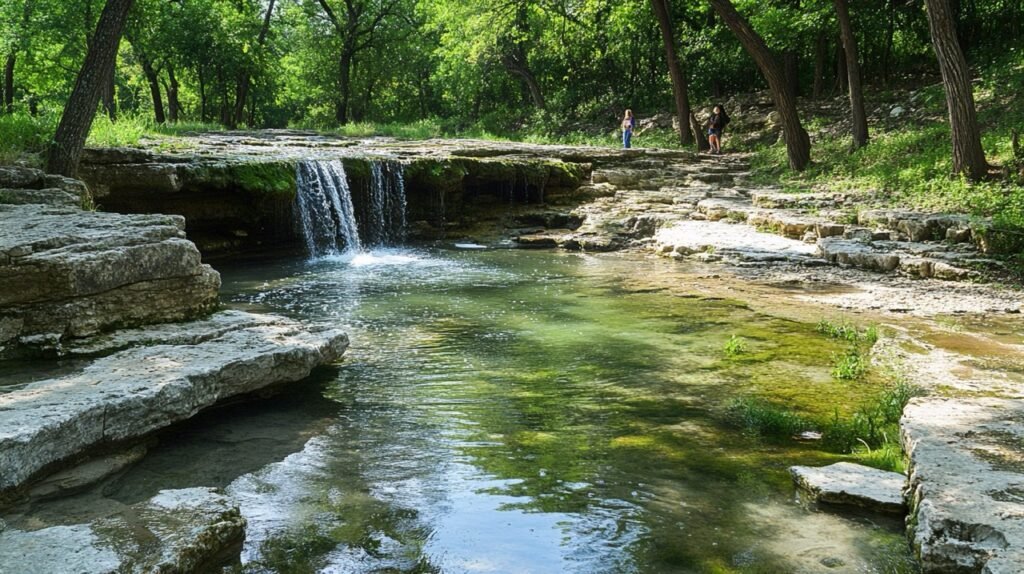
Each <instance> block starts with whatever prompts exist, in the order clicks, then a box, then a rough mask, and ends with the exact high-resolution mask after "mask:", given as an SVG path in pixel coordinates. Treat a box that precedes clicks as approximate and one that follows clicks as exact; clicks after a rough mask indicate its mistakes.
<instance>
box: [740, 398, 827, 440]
mask: <svg viewBox="0 0 1024 574" xmlns="http://www.w3.org/2000/svg"><path fill="white" fill-rule="evenodd" d="M727 417H728V419H729V421H730V422H731V423H732V424H734V425H735V426H738V427H740V428H741V429H743V430H744V432H747V433H750V434H753V435H757V436H762V437H766V438H775V439H786V438H790V437H792V436H793V435H796V434H799V433H801V432H803V431H805V430H809V429H811V428H814V422H813V421H811V420H809V419H807V418H805V417H803V416H801V415H799V414H796V413H794V412H792V411H790V410H788V409H785V408H782V407H778V406H776V405H773V404H772V403H769V402H767V401H764V400H761V399H751V398H744V399H736V400H734V401H733V402H732V403H730V405H729V408H728V410H727Z"/></svg>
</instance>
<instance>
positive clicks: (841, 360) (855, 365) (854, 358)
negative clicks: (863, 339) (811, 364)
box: [832, 347, 869, 381]
mask: <svg viewBox="0 0 1024 574" xmlns="http://www.w3.org/2000/svg"><path fill="white" fill-rule="evenodd" d="M832 362H833V366H832V376H833V377H834V378H836V379H839V380H840V381H855V380H858V379H860V378H862V377H863V376H864V375H865V374H867V372H868V365H869V361H868V358H867V356H866V354H865V353H863V352H862V351H861V350H860V349H859V348H857V347H851V348H850V349H848V350H847V351H846V352H845V353H836V354H835V355H833V356H832Z"/></svg>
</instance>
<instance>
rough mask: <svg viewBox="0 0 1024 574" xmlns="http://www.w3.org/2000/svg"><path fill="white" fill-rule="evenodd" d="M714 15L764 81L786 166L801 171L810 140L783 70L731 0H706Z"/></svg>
mask: <svg viewBox="0 0 1024 574" xmlns="http://www.w3.org/2000/svg"><path fill="white" fill-rule="evenodd" d="M708 2H709V3H710V4H711V6H712V7H713V8H714V9H715V12H716V13H717V14H718V16H719V17H720V18H721V19H722V21H723V22H725V25H726V26H728V27H729V29H730V30H732V33H733V34H734V35H735V36H736V39H737V40H739V42H740V44H742V45H743V48H744V49H745V50H746V51H747V53H748V54H750V57H751V58H752V59H753V60H754V62H755V63H756V64H757V67H758V68H759V69H760V70H761V75H763V76H764V79H765V81H767V82H768V87H769V89H770V90H771V93H772V100H773V101H774V102H775V108H776V109H777V110H778V112H779V116H781V118H782V128H783V135H784V137H785V138H786V154H787V156H788V158H789V166H790V167H791V168H793V169H794V170H796V171H803V170H804V168H806V167H807V164H808V162H810V159H811V140H810V137H808V135H807V132H806V131H805V130H804V128H803V126H802V125H801V124H800V116H799V114H798V113H797V110H796V98H795V97H794V95H793V94H792V93H791V92H790V90H789V87H788V85H787V83H786V74H785V72H784V70H783V69H782V66H781V65H780V64H779V62H778V60H776V59H775V56H774V55H772V53H771V51H770V50H769V49H768V46H767V45H766V44H765V42H764V40H763V39H762V38H761V36H760V35H758V33H757V32H756V31H755V30H754V28H753V27H752V26H751V25H750V23H749V22H747V20H746V19H745V18H743V16H741V15H740V13H739V12H737V11H736V7H735V6H733V4H732V1H731V0H708Z"/></svg>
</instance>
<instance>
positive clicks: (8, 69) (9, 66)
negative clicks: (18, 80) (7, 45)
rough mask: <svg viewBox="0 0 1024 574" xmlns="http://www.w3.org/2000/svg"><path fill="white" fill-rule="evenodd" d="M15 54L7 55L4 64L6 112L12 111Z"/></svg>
mask: <svg viewBox="0 0 1024 574" xmlns="http://www.w3.org/2000/svg"><path fill="white" fill-rule="evenodd" d="M16 61H17V56H16V55H15V54H14V52H11V53H10V54H8V55H7V63H6V64H5V65H4V108H5V109H6V110H7V113H9V114H13V113H14V64H15V62H16Z"/></svg>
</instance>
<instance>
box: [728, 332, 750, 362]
mask: <svg viewBox="0 0 1024 574" xmlns="http://www.w3.org/2000/svg"><path fill="white" fill-rule="evenodd" d="M722 350H723V351H724V352H725V356H726V357H738V356H740V355H742V354H743V353H746V352H747V341H746V339H744V338H743V337H737V336H736V335H733V336H731V337H729V340H728V341H726V342H725V347H723V349H722Z"/></svg>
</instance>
